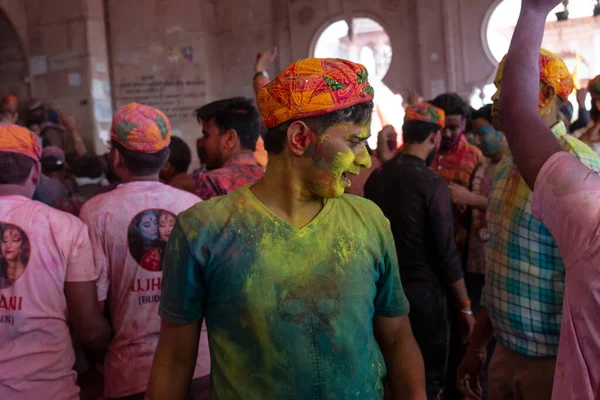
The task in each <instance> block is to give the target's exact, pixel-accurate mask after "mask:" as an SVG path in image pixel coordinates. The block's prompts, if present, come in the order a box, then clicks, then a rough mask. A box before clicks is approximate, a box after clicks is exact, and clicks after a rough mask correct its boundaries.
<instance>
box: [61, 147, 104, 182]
mask: <svg viewBox="0 0 600 400" xmlns="http://www.w3.org/2000/svg"><path fill="white" fill-rule="evenodd" d="M70 165H71V173H72V174H73V175H74V176H76V177H78V178H83V177H86V178H92V179H96V178H100V177H101V176H102V175H105V174H106V171H107V167H106V164H105V163H104V161H103V160H102V159H101V158H100V157H99V156H97V155H95V154H89V153H87V154H84V155H82V156H80V157H77V158H76V159H74V160H73V162H72V163H71V164H70Z"/></svg>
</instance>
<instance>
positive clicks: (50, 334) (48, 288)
mask: <svg viewBox="0 0 600 400" xmlns="http://www.w3.org/2000/svg"><path fill="white" fill-rule="evenodd" d="M0 234H1V235H2V237H1V238H0V239H2V242H1V246H0V247H1V252H0V399H11V400H29V399H56V400H73V399H79V388H78V387H77V385H76V383H75V382H76V379H77V374H76V373H75V371H74V370H73V364H74V362H75V354H74V351H73V345H72V342H71V335H70V333H69V324H68V314H67V301H66V298H65V295H64V291H63V289H64V284H65V282H89V281H94V280H96V279H97V278H98V275H97V273H96V271H95V269H94V264H93V257H92V248H91V243H90V239H89V236H88V230H87V227H86V226H85V225H84V224H83V223H82V222H81V221H79V220H78V219H77V218H76V217H74V216H72V215H70V214H67V213H63V212H61V211H58V210H55V209H53V208H50V207H48V206H46V205H44V204H42V203H39V202H37V201H33V200H30V199H28V198H25V197H22V196H2V197H0Z"/></svg>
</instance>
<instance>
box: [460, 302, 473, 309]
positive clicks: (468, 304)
mask: <svg viewBox="0 0 600 400" xmlns="http://www.w3.org/2000/svg"><path fill="white" fill-rule="evenodd" d="M458 306H459V307H460V309H461V310H462V309H465V308H469V309H470V308H471V300H465V301H461V302H460V303H458Z"/></svg>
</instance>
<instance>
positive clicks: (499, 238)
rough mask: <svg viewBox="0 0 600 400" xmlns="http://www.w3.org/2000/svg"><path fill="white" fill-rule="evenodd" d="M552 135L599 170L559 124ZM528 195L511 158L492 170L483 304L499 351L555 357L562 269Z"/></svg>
mask: <svg viewBox="0 0 600 400" xmlns="http://www.w3.org/2000/svg"><path fill="white" fill-rule="evenodd" d="M552 131H553V133H554V135H555V136H556V137H557V138H558V141H559V142H560V144H561V146H562V147H563V149H564V150H565V151H567V152H568V153H570V154H572V155H574V156H575V157H577V158H578V159H579V160H580V161H581V162H582V163H583V164H585V165H586V166H588V167H589V168H591V169H593V170H595V171H600V158H598V156H596V154H595V153H594V152H593V151H592V150H591V149H590V148H589V147H588V146H586V145H585V144H583V143H582V142H580V141H579V140H578V139H575V138H574V137H572V136H570V135H567V133H566V129H565V126H564V124H563V123H562V122H559V123H558V124H556V125H555V126H554V127H553V128H552ZM531 195H532V193H531V190H529V188H528V186H527V185H526V184H525V181H523V179H522V178H521V175H520V174H519V172H518V170H517V167H516V166H515V164H514V162H513V158H512V157H511V156H506V157H505V158H504V159H503V160H502V161H501V162H500V164H498V167H497V168H496V172H495V175H494V182H493V185H492V192H491V195H490V197H489V200H488V207H487V219H488V228H489V230H490V234H491V239H490V253H489V257H488V265H487V271H486V281H485V282H486V287H485V299H484V304H485V306H486V307H487V309H488V312H489V315H490V318H491V320H492V324H493V326H494V333H495V335H496V338H497V339H498V341H500V343H502V344H503V345H504V346H506V347H508V348H509V349H511V350H513V351H516V352H518V353H521V354H524V355H526V356H537V357H542V356H556V355H557V352H558V340H559V336H560V324H561V319H562V304H563V294H564V287H565V266H564V264H563V260H562V257H561V254H560V251H559V249H558V246H557V245H556V242H555V241H554V238H553V237H552V235H551V234H550V232H549V231H548V229H547V228H546V226H545V225H544V224H542V223H541V222H540V221H538V220H536V219H534V218H533V216H532V215H531Z"/></svg>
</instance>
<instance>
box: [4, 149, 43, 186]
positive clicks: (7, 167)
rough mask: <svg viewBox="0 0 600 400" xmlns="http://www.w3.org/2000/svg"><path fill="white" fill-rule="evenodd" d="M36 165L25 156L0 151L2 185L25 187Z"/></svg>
mask: <svg viewBox="0 0 600 400" xmlns="http://www.w3.org/2000/svg"><path fill="white" fill-rule="evenodd" d="M34 164H35V161H34V160H33V159H31V158H30V157H28V156H25V155H23V154H18V153H12V152H5V151H0V185H23V184H24V183H25V182H26V181H27V178H28V177H29V174H30V173H31V168H32V167H33V166H34Z"/></svg>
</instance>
